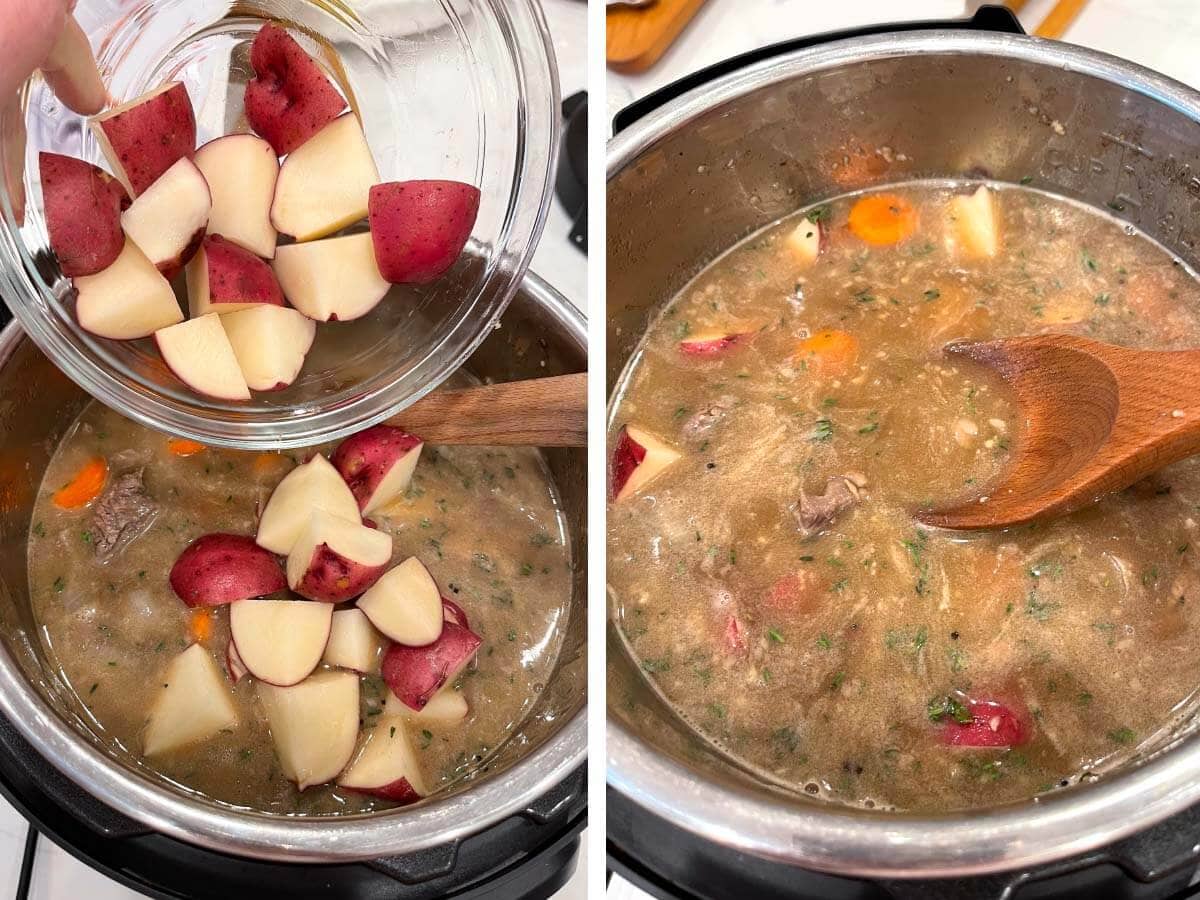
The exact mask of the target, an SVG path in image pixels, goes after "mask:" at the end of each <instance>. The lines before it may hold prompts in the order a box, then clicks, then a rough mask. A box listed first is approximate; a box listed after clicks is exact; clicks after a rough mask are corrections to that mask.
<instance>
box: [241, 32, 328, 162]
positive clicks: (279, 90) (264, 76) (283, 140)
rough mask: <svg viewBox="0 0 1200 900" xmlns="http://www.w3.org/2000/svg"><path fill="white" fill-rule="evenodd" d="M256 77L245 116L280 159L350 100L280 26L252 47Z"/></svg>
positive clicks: (263, 34)
mask: <svg viewBox="0 0 1200 900" xmlns="http://www.w3.org/2000/svg"><path fill="white" fill-rule="evenodd" d="M250 65H252V66H253V67H254V78H253V79H251V80H250V81H249V82H248V83H247V84H246V97H245V107H246V118H247V119H248V120H249V122H250V127H251V128H253V129H254V130H255V131H256V132H257V133H258V134H259V135H261V136H262V137H263V138H265V139H266V141H267V143H269V144H270V145H271V147H272V149H274V151H275V152H276V153H277V154H278V155H279V156H283V155H284V154H286V153H291V152H292V151H293V150H295V149H296V148H297V147H299V146H300V145H301V144H303V143H304V142H305V141H307V140H308V139H309V138H310V137H312V136H313V135H314V134H316V133H317V132H318V131H320V130H321V129H322V128H324V127H325V126H326V125H328V124H329V123H330V122H332V121H333V120H334V119H336V118H337V117H338V116H339V115H340V114H341V112H342V110H344V109H345V108H346V101H345V99H343V97H342V95H341V94H339V93H338V91H337V88H335V87H334V86H333V84H332V83H331V82H330V80H329V78H328V77H326V75H325V73H324V71H322V69H321V67H320V66H319V65H317V62H316V60H314V59H313V58H312V57H311V56H309V55H308V54H307V53H305V52H304V49H303V48H302V47H301V46H300V45H299V44H297V43H296V41H295V39H294V38H293V37H292V36H291V35H290V34H288V33H287V32H286V31H284V30H283V29H282V28H280V27H279V26H278V25H271V24H268V25H265V26H263V28H262V30H261V31H259V33H258V35H257V36H256V37H255V38H254V43H253V44H252V45H251V46H250Z"/></svg>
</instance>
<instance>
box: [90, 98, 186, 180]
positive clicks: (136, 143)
mask: <svg viewBox="0 0 1200 900" xmlns="http://www.w3.org/2000/svg"><path fill="white" fill-rule="evenodd" d="M92 130H93V132H94V133H95V135H96V140H97V141H98V142H99V144H100V149H101V150H102V151H103V152H104V156H105V158H107V159H108V161H109V163H110V164H111V165H112V167H113V171H114V172H116V174H117V178H119V179H120V180H121V182H122V183H123V184H124V185H125V187H127V188H128V189H129V192H130V194H132V195H133V196H134V197H136V196H137V195H138V194H140V193H142V191H144V190H146V188H148V187H150V185H152V184H154V182H155V181H157V180H158V177H159V176H160V175H162V174H163V173H164V172H166V171H167V169H169V168H171V166H173V165H175V163H177V162H179V160H181V159H183V158H184V157H188V158H189V159H190V158H191V156H192V154H193V153H195V152H196V115H195V113H194V112H193V111H192V100H191V98H190V97H189V96H188V92H187V88H186V87H184V86H183V84H181V83H180V82H178V81H173V82H170V83H168V84H164V85H162V86H161V87H158V88H155V89H154V90H152V91H149V92H148V93H145V94H143V95H142V96H140V97H138V98H137V99H135V100H131V101H130V102H128V103H123V104H121V105H120V106H116V107H114V108H112V109H110V110H109V111H108V112H105V113H101V114H100V115H98V116H96V117H95V118H94V119H92Z"/></svg>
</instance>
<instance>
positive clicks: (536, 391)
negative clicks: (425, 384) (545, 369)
mask: <svg viewBox="0 0 1200 900" xmlns="http://www.w3.org/2000/svg"><path fill="white" fill-rule="evenodd" d="M388 424H389V425H397V426H399V427H401V428H403V429H405V430H406V431H411V432H412V433H413V434H416V435H419V436H420V437H421V438H422V439H424V440H426V441H428V442H429V443H431V444H493V445H497V446H529V447H584V446H587V375H586V374H584V373H582V372H581V373H579V374H578V375H558V376H555V377H553V378H531V379H529V380H527V381H509V382H505V383H503V384H485V385H482V386H480V387H470V388H464V389H462V390H454V391H434V392H433V393H431V394H426V395H425V396H424V397H422V398H421V399H420V400H418V401H417V402H416V403H414V404H413V405H412V406H410V407H408V409H406V410H404V411H403V412H401V413H400V414H399V415H397V416H395V417H394V418H392V419H390V420H389V422H388Z"/></svg>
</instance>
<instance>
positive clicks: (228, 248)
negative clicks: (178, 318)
mask: <svg viewBox="0 0 1200 900" xmlns="http://www.w3.org/2000/svg"><path fill="white" fill-rule="evenodd" d="M187 289H188V308H189V310H190V311H191V314H192V316H193V318H196V317H199V316H206V315H208V314H209V313H232V312H239V311H241V310H246V309H253V308H254V307H255V306H263V305H267V306H286V305H287V303H286V301H285V300H284V299H283V290H282V289H281V288H280V287H279V282H278V281H277V280H276V279H275V272H274V271H273V270H272V269H271V267H270V266H269V265H267V264H266V263H265V262H263V261H262V260H261V259H259V258H258V257H257V256H255V255H254V254H253V253H251V252H250V251H249V250H244V249H243V248H241V247H239V246H238V245H237V244H235V243H233V241H227V240H225V238H223V237H221V235H219V234H210V235H208V236H207V237H205V238H204V239H203V242H202V243H201V244H200V246H199V250H198V251H197V253H196V255H195V256H194V257H193V258H192V261H191V262H190V263H188V267H187Z"/></svg>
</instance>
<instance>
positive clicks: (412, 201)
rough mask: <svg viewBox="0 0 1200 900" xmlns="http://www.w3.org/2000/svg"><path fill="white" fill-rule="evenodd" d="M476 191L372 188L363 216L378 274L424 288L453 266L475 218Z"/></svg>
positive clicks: (444, 185) (445, 185)
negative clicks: (369, 231) (366, 222)
mask: <svg viewBox="0 0 1200 900" xmlns="http://www.w3.org/2000/svg"><path fill="white" fill-rule="evenodd" d="M479 198H480V194H479V188H477V187H475V186H473V185H470V184H463V183H462V182H460V181H393V182H389V183H387V184H377V185H375V186H374V187H373V188H371V193H370V197H369V198H368V204H367V216H368V218H369V220H370V224H371V237H372V239H373V240H374V242H375V261H376V262H377V263H378V264H379V272H380V274H381V275H383V277H384V278H385V279H386V280H387V281H390V282H391V283H392V284H427V283H428V282H430V281H433V280H434V279H435V278H437V277H438V276H439V275H441V274H442V273H443V272H445V271H446V270H447V269H449V268H450V267H451V266H452V265H454V261H455V260H456V259H458V256H459V254H460V253H462V249H463V247H465V246H466V243H467V238H469V237H470V236H471V229H472V228H474V227H475V217H476V216H477V215H478V214H479Z"/></svg>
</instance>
